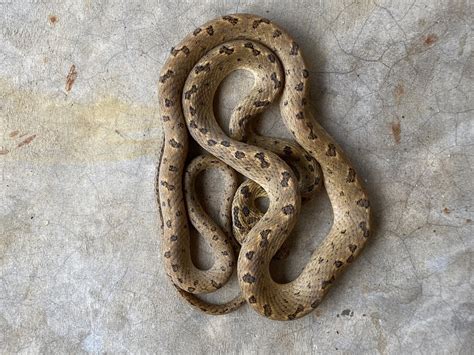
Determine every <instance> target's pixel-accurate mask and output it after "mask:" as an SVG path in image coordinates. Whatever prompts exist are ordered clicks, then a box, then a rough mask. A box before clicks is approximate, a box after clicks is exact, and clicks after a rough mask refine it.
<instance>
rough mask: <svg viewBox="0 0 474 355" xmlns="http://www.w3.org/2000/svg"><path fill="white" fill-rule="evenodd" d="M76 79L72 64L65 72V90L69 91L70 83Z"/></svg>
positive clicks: (74, 68) (74, 67)
mask: <svg viewBox="0 0 474 355" xmlns="http://www.w3.org/2000/svg"><path fill="white" fill-rule="evenodd" d="M76 79H77V71H76V66H75V65H74V64H73V65H71V68H70V69H69V73H68V74H67V77H66V91H67V92H69V91H71V89H72V85H73V84H74V82H75V81H76Z"/></svg>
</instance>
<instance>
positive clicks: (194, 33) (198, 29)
mask: <svg viewBox="0 0 474 355" xmlns="http://www.w3.org/2000/svg"><path fill="white" fill-rule="evenodd" d="M201 31H202V29H200V28H196V29H195V30H194V31H193V35H194V36H197V35H198V34H199V33H201Z"/></svg>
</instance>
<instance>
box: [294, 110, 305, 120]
mask: <svg viewBox="0 0 474 355" xmlns="http://www.w3.org/2000/svg"><path fill="white" fill-rule="evenodd" d="M303 118H304V113H303V112H302V111H300V112H298V113H297V114H296V119H297V120H302V119H303Z"/></svg>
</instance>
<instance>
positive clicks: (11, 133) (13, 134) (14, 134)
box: [9, 131, 20, 138]
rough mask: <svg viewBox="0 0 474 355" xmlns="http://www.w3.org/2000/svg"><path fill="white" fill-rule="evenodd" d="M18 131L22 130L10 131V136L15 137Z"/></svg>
mask: <svg viewBox="0 0 474 355" xmlns="http://www.w3.org/2000/svg"><path fill="white" fill-rule="evenodd" d="M18 133H20V131H12V132H10V134H9V136H10V137H12V138H13V137H15V136H16V135H18Z"/></svg>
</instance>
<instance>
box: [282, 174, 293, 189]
mask: <svg viewBox="0 0 474 355" xmlns="http://www.w3.org/2000/svg"><path fill="white" fill-rule="evenodd" d="M281 175H282V179H281V181H280V185H281V186H282V187H288V181H289V180H290V177H291V174H290V173H289V172H288V171H284V172H282V173H281Z"/></svg>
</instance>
